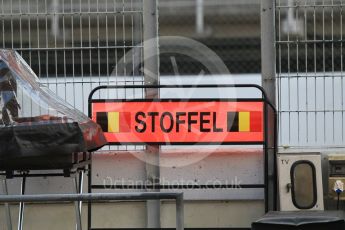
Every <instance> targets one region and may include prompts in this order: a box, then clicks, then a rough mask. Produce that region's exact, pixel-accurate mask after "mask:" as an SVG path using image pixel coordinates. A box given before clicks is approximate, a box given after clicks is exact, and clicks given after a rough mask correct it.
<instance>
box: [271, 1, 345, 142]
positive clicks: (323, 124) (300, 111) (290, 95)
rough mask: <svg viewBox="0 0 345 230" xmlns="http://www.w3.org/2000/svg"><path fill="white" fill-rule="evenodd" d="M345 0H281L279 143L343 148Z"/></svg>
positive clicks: (278, 30) (278, 13) (278, 7)
mask: <svg viewBox="0 0 345 230" xmlns="http://www.w3.org/2000/svg"><path fill="white" fill-rule="evenodd" d="M344 9H345V8H344V1H340V0H323V1H319V0H314V1H310V0H277V1H276V33H277V42H276V44H277V77H278V80H277V83H278V87H277V88H278V104H279V117H280V121H279V128H280V144H281V145H283V146H284V145H287V146H313V147H315V146H319V147H326V146H333V147H335V146H344V138H345V137H344V128H345V125H344V118H345V117H344V99H345V98H344V72H343V71H344V70H343V68H344V67H343V64H344V61H343V42H344V40H343V36H344V27H343V24H344V19H343V10H344Z"/></svg>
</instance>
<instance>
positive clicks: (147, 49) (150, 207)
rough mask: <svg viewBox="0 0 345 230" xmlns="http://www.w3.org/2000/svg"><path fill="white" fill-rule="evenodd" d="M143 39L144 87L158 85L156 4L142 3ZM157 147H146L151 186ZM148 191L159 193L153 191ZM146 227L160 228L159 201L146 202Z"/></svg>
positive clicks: (154, 94) (150, 92)
mask: <svg viewBox="0 0 345 230" xmlns="http://www.w3.org/2000/svg"><path fill="white" fill-rule="evenodd" d="M143 22H144V23H143V24H144V25H143V38H144V47H143V55H144V82H145V85H158V84H159V47H158V40H159V38H158V2H157V0H145V1H143ZM145 97H146V98H147V99H153V98H159V89H154V88H151V89H146V95H145ZM159 152H160V147H159V145H148V146H146V151H145V156H146V166H145V170H146V179H147V182H148V183H150V184H152V185H159V183H160V167H159ZM150 191H159V189H153V190H150ZM146 210H147V227H148V228H160V201H159V200H155V201H147V203H146Z"/></svg>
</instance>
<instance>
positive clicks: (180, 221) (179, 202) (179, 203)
mask: <svg viewBox="0 0 345 230" xmlns="http://www.w3.org/2000/svg"><path fill="white" fill-rule="evenodd" d="M176 229H177V230H183V229H184V203H183V194H180V195H179V196H178V197H177V198H176Z"/></svg>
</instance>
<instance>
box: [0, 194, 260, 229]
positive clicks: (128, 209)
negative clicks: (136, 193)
mask: <svg viewBox="0 0 345 230" xmlns="http://www.w3.org/2000/svg"><path fill="white" fill-rule="evenodd" d="M11 210H12V220H13V224H17V220H18V214H17V212H18V209H17V207H16V206H12V207H11ZM83 210H84V211H83V220H84V221H83V224H84V228H86V214H87V212H86V206H84V207H83ZM145 211H146V208H145V203H143V202H116V203H101V204H94V209H93V212H94V215H93V227H95V228H145V219H146V214H145ZM263 212H264V205H263V202H261V201H241V202H239V201H203V202H193V201H190V202H186V204H185V227H186V228H200V227H204V228H205V227H213V228H214V227H250V223H251V222H252V221H253V220H255V219H257V218H259V217H260V216H261V215H262V214H263ZM161 213H162V217H161V223H162V227H164V228H165V227H170V228H174V227H175V204H174V203H171V202H163V204H162V206H161ZM4 216H5V214H4V211H3V206H1V209H0V228H1V229H6V228H5V226H6V225H5V223H6V222H5V219H4ZM24 229H25V230H37V229H49V230H61V229H66V230H68V229H75V212H74V206H73V204H71V203H65V204H40V205H37V204H36V205H34V204H27V205H26V207H25V214H24Z"/></svg>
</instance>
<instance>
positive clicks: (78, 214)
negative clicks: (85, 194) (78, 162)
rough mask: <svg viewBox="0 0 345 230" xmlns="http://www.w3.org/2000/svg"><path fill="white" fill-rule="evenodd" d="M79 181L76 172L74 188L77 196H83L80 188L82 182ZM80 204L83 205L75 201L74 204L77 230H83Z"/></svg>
mask: <svg viewBox="0 0 345 230" xmlns="http://www.w3.org/2000/svg"><path fill="white" fill-rule="evenodd" d="M78 179H79V173H78V172H76V173H75V175H74V178H73V182H74V188H75V192H76V194H81V193H80V186H82V185H81V184H80V181H78ZM78 182H79V183H78ZM80 203H81V201H75V202H74V207H75V215H76V219H77V221H76V222H77V223H76V229H77V230H82V226H81V209H80Z"/></svg>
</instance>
